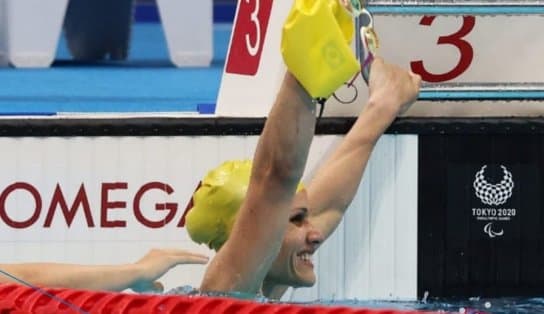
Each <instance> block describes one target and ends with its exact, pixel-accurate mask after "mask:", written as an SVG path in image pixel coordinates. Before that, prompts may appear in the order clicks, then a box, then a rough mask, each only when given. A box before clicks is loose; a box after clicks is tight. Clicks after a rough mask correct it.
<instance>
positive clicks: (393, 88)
mask: <svg viewBox="0 0 544 314" xmlns="http://www.w3.org/2000/svg"><path fill="white" fill-rule="evenodd" d="M420 87H421V77H420V76H419V75H417V74H414V73H412V72H409V71H406V70H404V69H401V68H400V67H398V66H396V65H393V64H388V63H386V62H384V61H383V59H382V58H380V57H376V58H375V60H374V62H373V63H372V70H371V72H370V79H369V92H370V99H369V105H370V106H379V107H380V109H383V110H380V111H381V112H382V113H383V114H385V115H386V118H388V119H389V120H390V122H392V121H393V120H394V119H395V117H396V116H397V115H399V114H402V113H404V112H405V111H406V110H408V109H409V108H410V106H411V105H412V103H414V101H416V99H417V96H418V94H419V88H420Z"/></svg>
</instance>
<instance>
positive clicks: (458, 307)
mask: <svg viewBox="0 0 544 314" xmlns="http://www.w3.org/2000/svg"><path fill="white" fill-rule="evenodd" d="M319 303H322V304H327V305H332V306H348V307H363V308H375V309H384V308H386V309H396V310H419V311H438V312H444V313H462V314H463V313H464V314H529V313H530V314H544V298H497V299H488V298H469V299H465V300H446V299H435V300H428V301H426V302H422V301H414V302H408V301H406V302H405V301H360V300H341V301H324V302H319Z"/></svg>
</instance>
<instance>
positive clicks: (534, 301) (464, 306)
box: [167, 286, 544, 314]
mask: <svg viewBox="0 0 544 314" xmlns="http://www.w3.org/2000/svg"><path fill="white" fill-rule="evenodd" d="M167 294H182V295H195V294H199V293H198V291H197V290H196V289H195V288H194V287H191V286H181V287H178V288H175V289H173V290H171V291H169V292H168V293H167ZM206 295H208V296H212V297H213V296H215V297H224V296H228V297H233V298H236V299H244V300H254V301H257V302H269V301H270V300H267V299H266V298H264V297H262V296H255V295H253V294H248V293H229V294H227V295H226V294H225V293H206ZM290 303H295V304H308V305H310V304H312V305H315V304H320V305H327V306H346V307H353V308H369V309H391V310H399V311H400V310H404V311H408V310H418V311H434V312H440V313H460V314H544V298H480V297H473V298H467V299H432V298H431V299H427V300H422V301H380V300H316V301H314V302H299V303H297V302H290Z"/></svg>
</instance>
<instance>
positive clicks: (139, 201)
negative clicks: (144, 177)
mask: <svg viewBox="0 0 544 314" xmlns="http://www.w3.org/2000/svg"><path fill="white" fill-rule="evenodd" d="M128 187H129V184H128V182H102V183H100V185H99V197H98V199H96V198H95V199H93V201H94V202H90V201H89V193H88V191H87V188H86V187H85V185H84V184H83V183H82V184H81V185H80V186H79V190H78V191H77V193H76V195H75V197H73V198H71V202H69V201H70V199H69V198H68V197H67V196H65V193H64V192H63V189H62V187H61V185H60V184H57V185H56V186H55V189H54V191H53V192H52V195H45V193H42V192H40V190H39V189H38V188H37V187H36V186H34V185H32V184H30V183H27V182H15V183H12V184H10V185H8V186H7V187H5V188H4V189H3V190H2V191H1V194H0V220H1V222H2V223H4V224H5V225H7V226H8V227H11V228H14V229H25V228H29V227H31V226H34V225H36V224H40V225H42V226H43V227H44V228H50V227H51V226H52V224H53V221H54V220H63V221H64V222H65V223H66V226H67V227H70V226H71V225H72V223H73V221H74V219H76V216H77V217H79V218H78V219H81V218H83V219H85V222H86V225H87V227H89V228H96V227H98V228H125V227H127V220H129V219H121V218H120V214H121V216H122V215H123V214H124V215H133V216H134V217H135V220H136V222H137V223H139V224H141V225H143V226H145V227H147V228H153V229H155V228H162V227H164V226H166V225H169V224H171V223H176V227H179V228H182V227H183V226H184V220H185V219H184V218H185V217H184V216H185V215H184V214H183V213H182V212H181V211H178V208H179V206H178V203H176V202H168V201H165V200H166V199H173V196H172V193H174V189H173V188H172V186H171V185H169V184H168V183H163V182H148V183H145V184H143V185H140V186H137V189H136V190H135V191H136V192H135V193H134V194H133V195H132V194H131V193H129V190H128ZM12 197H13V198H14V197H22V198H24V199H25V200H28V202H25V205H22V206H25V208H24V212H25V215H23V216H25V217H23V218H21V216H22V215H20V214H19V213H17V211H18V210H20V209H21V208H18V207H19V206H21V205H19V204H17V205H15V206H14V205H13V202H10V198H12ZM44 199H45V200H46V202H45V204H44ZM144 199H145V200H144ZM150 200H151V201H152V203H153V205H154V206H153V207H154V208H149V201H150ZM156 200H161V201H156ZM154 201H156V202H154ZM8 204H9V208H8ZM143 204H146V205H145V208H144V205H143ZM28 212H30V213H29V214H28ZM180 216H181V217H180ZM40 218H41V219H40ZM130 220H134V219H130ZM42 221H43V222H42ZM57 225H58V223H57ZM0 227H1V224H0Z"/></svg>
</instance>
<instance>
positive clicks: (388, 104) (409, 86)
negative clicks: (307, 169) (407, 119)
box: [308, 58, 421, 238]
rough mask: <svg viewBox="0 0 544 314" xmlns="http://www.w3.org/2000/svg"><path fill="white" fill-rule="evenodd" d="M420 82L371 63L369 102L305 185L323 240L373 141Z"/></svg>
mask: <svg viewBox="0 0 544 314" xmlns="http://www.w3.org/2000/svg"><path fill="white" fill-rule="evenodd" d="M420 83H421V78H420V77H419V76H417V75H415V74H412V73H410V72H408V71H405V70H403V69H401V68H399V67H397V66H395V65H390V64H386V63H385V62H384V61H383V60H382V59H380V58H377V59H376V60H375V61H374V63H373V64H372V72H371V75H370V81H369V92H370V97H369V99H368V103H367V104H366V106H365V107H364V108H363V110H362V111H361V113H360V114H359V117H358V118H357V120H356V122H355V124H354V125H353V127H352V128H351V129H350V131H349V132H348V133H347V135H346V136H345V138H344V139H343V140H342V141H341V143H340V145H339V146H338V147H337V148H336V149H335V150H334V152H333V153H332V155H331V156H330V157H329V158H328V160H326V161H325V162H324V163H323V165H322V166H321V167H320V168H319V169H318V171H317V173H316V175H315V177H314V178H313V179H312V181H311V182H310V184H309V185H308V199H309V203H310V208H311V211H310V212H311V214H312V217H311V220H312V223H313V224H314V225H315V226H316V227H317V228H318V229H319V230H320V231H321V232H322V233H323V235H324V237H325V238H327V237H328V236H329V235H330V234H331V233H332V232H333V231H334V230H335V229H336V227H337V226H338V224H339V223H340V221H341V220H342V217H343V215H344V213H345V211H346V209H347V207H348V206H349V204H350V203H351V201H352V200H353V197H354V196H355V193H356V192H357V188H358V186H359V183H360V181H361V178H362V176H363V173H364V170H365V167H366V164H367V162H368V159H369V158H370V154H371V152H372V150H373V149H374V146H375V145H376V142H377V141H378V139H379V138H380V136H381V135H382V134H383V132H385V130H386V129H387V127H389V125H390V124H391V123H392V122H393V120H394V119H395V118H396V117H397V115H398V114H399V113H401V112H402V111H403V110H405V109H407V107H408V106H409V105H411V104H412V103H413V102H414V101H415V99H416V97H417V95H418V91H419V86H420Z"/></svg>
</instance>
